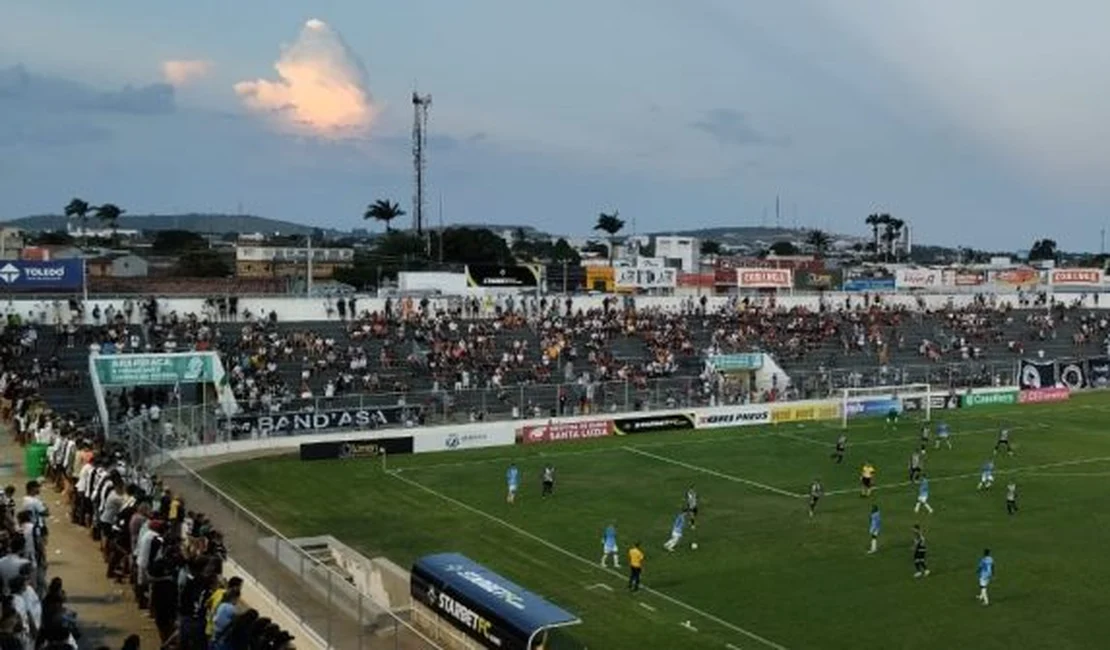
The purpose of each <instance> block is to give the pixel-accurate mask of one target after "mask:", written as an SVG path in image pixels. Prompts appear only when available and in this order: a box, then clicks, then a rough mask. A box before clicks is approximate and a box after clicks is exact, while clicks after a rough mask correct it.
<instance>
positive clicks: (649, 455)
mask: <svg viewBox="0 0 1110 650" xmlns="http://www.w3.org/2000/svg"><path fill="white" fill-rule="evenodd" d="M624 449H625V451H627V452H629V453H632V454H636V455H638V456H644V457H646V458H651V459H654V460H657V461H659V462H661V463H669V464H671V465H677V466H678V467H684V468H686V469H688V470H690V471H693V472H701V473H702V474H708V475H709V476H715V477H717V478H720V479H724V480H726V481H732V482H733V483H743V484H744V485H750V486H752V487H755V488H759V489H760V490H765V491H767V492H774V493H775V494H778V495H781V496H784V497H790V498H791V499H801V498H804V497H805V495H804V494H798V493H796V492H787V491H786V490H782V489H779V488H777V487H775V486H773V485H767V484H766V483H760V482H759V481H752V480H750V479H746V478H741V477H739V476H733V475H732V474H725V473H724V472H718V471H717V470H715V469H709V468H708V467H701V466H700V465H691V464H690V463H684V462H682V461H681V460H675V459H673V458H667V457H666V456H660V455H659V454H653V453H651V452H650V451H644V450H643V449H637V448H636V447H625V448H624Z"/></svg>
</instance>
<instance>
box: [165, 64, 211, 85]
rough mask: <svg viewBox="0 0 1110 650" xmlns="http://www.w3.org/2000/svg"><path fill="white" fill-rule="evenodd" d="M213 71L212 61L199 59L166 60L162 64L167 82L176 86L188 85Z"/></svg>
mask: <svg viewBox="0 0 1110 650" xmlns="http://www.w3.org/2000/svg"><path fill="white" fill-rule="evenodd" d="M211 71H212V62H211V61H202V60H199V59H182V60H178V61H166V62H164V63H163V64H162V77H163V78H164V79H165V80H166V83H168V84H169V85H171V86H174V87H175V88H180V87H182V86H186V85H188V84H190V83H192V82H194V81H196V80H197V79H200V78H202V77H205V76H207V75H208V73H209V72H211Z"/></svg>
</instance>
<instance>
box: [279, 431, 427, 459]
mask: <svg viewBox="0 0 1110 650" xmlns="http://www.w3.org/2000/svg"><path fill="white" fill-rule="evenodd" d="M412 452H413V442H412V436H396V437H393V438H373V439H369V440H336V441H335V442H331V441H329V442H308V443H304V444H302V445H301V460H338V459H348V458H350V459H357V458H376V457H378V456H381V455H382V454H383V453H384V454H411V453H412Z"/></svg>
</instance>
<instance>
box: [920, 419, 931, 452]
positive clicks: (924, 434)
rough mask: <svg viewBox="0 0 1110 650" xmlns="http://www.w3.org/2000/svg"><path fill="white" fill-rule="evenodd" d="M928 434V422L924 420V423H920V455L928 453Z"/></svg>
mask: <svg viewBox="0 0 1110 650" xmlns="http://www.w3.org/2000/svg"><path fill="white" fill-rule="evenodd" d="M929 434H930V431H929V423H928V422H926V423H925V424H923V425H921V455H922V456H924V455H925V454H927V453H929V452H928V448H929Z"/></svg>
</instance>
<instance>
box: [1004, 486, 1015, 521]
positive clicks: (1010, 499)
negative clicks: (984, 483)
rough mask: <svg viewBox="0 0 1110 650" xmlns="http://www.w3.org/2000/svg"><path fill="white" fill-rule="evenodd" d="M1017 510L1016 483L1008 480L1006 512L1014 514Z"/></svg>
mask: <svg viewBox="0 0 1110 650" xmlns="http://www.w3.org/2000/svg"><path fill="white" fill-rule="evenodd" d="M1016 512H1017V483H1014V482H1013V481H1010V483H1009V485H1007V486H1006V513H1007V514H1011V515H1012V514H1014V513H1016Z"/></svg>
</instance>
